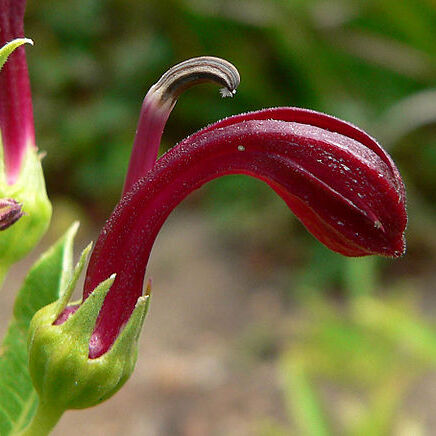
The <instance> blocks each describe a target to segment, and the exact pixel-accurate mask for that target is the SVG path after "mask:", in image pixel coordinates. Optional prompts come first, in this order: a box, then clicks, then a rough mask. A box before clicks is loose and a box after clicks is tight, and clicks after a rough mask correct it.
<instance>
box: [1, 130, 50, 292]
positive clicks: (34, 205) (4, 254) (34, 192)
mask: <svg viewBox="0 0 436 436" xmlns="http://www.w3.org/2000/svg"><path fill="white" fill-rule="evenodd" d="M0 198H13V199H14V200H16V201H18V202H19V203H21V204H22V205H23V212H24V216H22V217H21V218H20V219H19V220H18V221H17V222H16V223H15V224H13V225H12V226H11V227H9V228H8V229H6V230H4V231H2V232H0V284H1V283H2V282H3V279H4V276H5V275H6V273H7V271H8V269H9V268H10V267H11V265H12V264H14V263H15V262H17V261H19V260H20V259H22V258H23V257H24V256H25V255H26V254H28V253H29V252H30V251H31V250H32V249H33V248H34V247H35V245H36V244H37V243H38V242H39V241H40V239H41V238H42V236H43V235H44V233H45V232H46V230H47V228H48V225H49V223H50V218H51V213H52V208H51V204H50V201H49V199H48V197H47V193H46V189H45V181H44V176H43V172H42V167H41V158H40V155H39V154H38V152H37V150H36V149H35V147H30V146H29V147H27V149H26V153H25V156H24V159H23V164H22V168H21V171H20V175H19V177H18V179H17V181H16V182H15V183H14V184H13V185H9V184H8V183H7V181H6V174H5V168H4V161H3V145H2V144H1V138H0Z"/></svg>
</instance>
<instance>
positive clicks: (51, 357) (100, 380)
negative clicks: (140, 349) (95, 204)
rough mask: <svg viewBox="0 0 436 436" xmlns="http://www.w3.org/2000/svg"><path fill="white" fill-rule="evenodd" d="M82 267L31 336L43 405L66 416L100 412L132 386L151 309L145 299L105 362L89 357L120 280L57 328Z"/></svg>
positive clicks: (31, 360) (100, 290)
mask: <svg viewBox="0 0 436 436" xmlns="http://www.w3.org/2000/svg"><path fill="white" fill-rule="evenodd" d="M89 249H90V247H88V249H87V250H85V251H86V252H85V254H84V255H82V258H81V260H80V262H79V265H78V267H77V268H76V271H75V273H74V277H73V279H72V281H71V283H70V284H69V286H68V290H67V291H66V292H65V293H64V295H63V297H61V299H59V300H58V301H56V302H54V303H52V304H50V305H49V306H46V307H44V308H42V309H41V310H40V311H38V312H37V313H36V314H35V316H34V317H33V319H32V322H31V325H30V330H29V344H28V350H29V371H30V375H31V377H32V381H33V385H34V387H35V390H36V391H37V393H38V395H39V400H40V403H41V404H43V405H44V407H45V408H46V409H51V410H52V411H55V412H56V413H57V414H59V415H60V414H62V412H63V411H65V410H67V409H83V408H87V407H91V406H95V405H97V404H99V403H101V402H102V401H104V400H106V399H108V398H109V397H111V396H112V395H113V394H114V393H115V392H117V391H118V389H120V388H121V386H123V384H124V383H125V382H126V381H127V380H128V378H129V377H130V375H131V373H132V372H133V369H134V366H135V363H136V358H137V342H138V337H139V334H140V331H141V328H142V324H143V321H144V318H145V315H146V313H147V310H148V306H149V299H150V295H149V293H147V294H146V295H145V296H143V297H140V298H139V299H138V302H137V304H136V308H135V310H134V311H133V313H132V315H131V317H130V318H129V320H128V322H127V323H126V325H125V326H124V328H123V330H122V331H121V333H120V334H119V336H118V338H117V339H116V341H115V342H114V344H113V346H112V347H111V348H110V349H109V350H108V351H107V353H105V354H103V355H102V356H100V357H98V358H95V359H91V358H90V357H89V341H90V338H91V335H92V332H93V330H94V327H95V322H96V320H97V317H98V314H99V312H100V309H101V306H102V304H103V302H104V299H105V296H106V294H107V292H108V291H109V289H110V287H111V285H112V283H113V281H114V279H115V275H112V276H111V277H109V278H108V279H107V280H105V281H104V282H102V283H101V284H100V285H99V286H98V287H97V288H96V289H95V290H94V292H93V293H92V294H91V295H90V296H89V297H88V298H87V299H86V300H85V301H84V302H83V304H81V305H80V307H78V309H77V310H75V308H76V307H77V305H75V306H69V308H71V309H72V310H70V315H69V317H68V319H67V320H66V321H65V322H63V323H62V324H55V321H56V320H57V319H58V317H59V314H60V313H61V312H64V310H65V309H67V311H68V307H66V303H67V301H68V300H69V298H70V296H71V293H72V292H73V290H74V287H75V284H76V282H77V278H78V276H79V275H80V272H81V270H82V268H83V265H84V263H85V260H86V254H87V252H88V251H89Z"/></svg>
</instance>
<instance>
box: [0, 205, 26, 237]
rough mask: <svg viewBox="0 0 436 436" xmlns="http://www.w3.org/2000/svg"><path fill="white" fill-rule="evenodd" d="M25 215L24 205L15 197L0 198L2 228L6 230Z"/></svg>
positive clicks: (0, 224) (0, 223)
mask: <svg viewBox="0 0 436 436" xmlns="http://www.w3.org/2000/svg"><path fill="white" fill-rule="evenodd" d="M23 215H24V212H23V210H22V205H21V204H20V203H18V201H16V200H14V199H13V198H2V199H0V230H6V229H7V228H9V227H10V226H12V224H14V223H16V222H17V221H18V220H19V219H20V218H21V217H22V216H23Z"/></svg>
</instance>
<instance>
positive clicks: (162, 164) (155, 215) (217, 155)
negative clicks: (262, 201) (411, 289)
mask: <svg viewBox="0 0 436 436" xmlns="http://www.w3.org/2000/svg"><path fill="white" fill-rule="evenodd" d="M238 77H239V76H238ZM175 88H176V87H175ZM173 89H174V87H173ZM231 92H232V93H233V90H232V91H231ZM174 100H175V99H174ZM158 106H159V105H158ZM172 106H173V104H172ZM172 106H171V107H172ZM166 110H167V114H169V111H170V110H171V108H170V109H169V110H168V108H167V109H166ZM148 116H152V115H151V114H150V115H148ZM166 117H167V115H166ZM142 122H143V123H147V122H148V120H147V119H144V118H143V119H142ZM140 124H141V121H140ZM163 124H164V123H163ZM163 124H161V125H160V127H159V129H158V130H159V132H158V133H159V135H160V134H161V133H162V129H163ZM140 132H141V126H140V127H139V128H138V134H139V133H140ZM154 133H156V131H154ZM159 138H160V136H159ZM141 141H144V143H143V148H142V150H143V153H148V156H147V159H148V163H147V165H145V166H143V167H142V170H141V171H142V174H143V176H142V178H139V175H140V173H141V171H140V170H137V171H135V172H134V173H129V175H128V177H127V180H130V182H129V181H128V182H127V183H126V186H131V189H129V190H128V192H127V193H126V194H125V195H124V196H123V198H122V199H121V201H120V202H119V204H118V205H117V207H116V208H115V210H114V212H113V213H112V215H111V217H110V218H109V220H108V221H107V223H106V225H105V226H104V228H103V230H102V232H101V234H100V236H99V238H98V241H97V243H96V246H95V249H94V251H93V253H92V256H91V259H90V262H89V266H88V270H87V273H86V279H85V285H84V293H83V300H84V301H86V299H87V298H88V297H89V296H90V295H91V294H92V293H93V291H94V289H96V288H97V287H98V285H99V284H100V283H102V282H103V281H104V280H106V279H108V277H111V276H112V275H113V274H116V278H115V280H114V282H113V284H112V285H111V288H110V290H109V292H108V294H107V296H106V298H105V300H104V303H103V307H102V309H101V311H100V313H99V316H98V318H97V322H96V325H95V328H94V331H93V334H92V336H91V339H90V341H89V357H90V358H91V359H93V358H98V357H99V356H102V355H103V354H104V353H106V352H107V351H108V350H109V349H110V348H111V346H112V344H113V343H114V342H115V340H116V339H117V336H118V335H119V333H120V331H121V329H122V328H123V326H124V325H125V324H126V323H127V321H128V320H129V317H130V316H131V314H132V312H133V310H134V308H135V305H136V302H137V300H138V298H140V297H141V295H142V288H143V282H144V275H145V270H146V266H147V262H148V258H149V256H150V252H151V249H152V246H153V243H154V241H155V239H156V236H157V234H158V232H159V230H160V228H161V227H162V225H163V223H164V222H165V220H166V218H167V217H168V215H169V214H170V213H171V211H172V210H173V209H174V208H175V207H176V206H177V205H178V204H179V203H180V202H181V201H182V200H183V199H184V198H185V197H186V196H187V195H188V194H189V193H191V192H192V191H194V190H195V189H197V188H199V187H201V186H202V185H203V184H205V183H207V182H208V181H210V180H212V179H215V178H217V177H221V176H225V175H229V174H246V175H249V176H252V177H255V178H257V179H260V180H262V181H264V182H265V183H267V184H268V185H269V186H271V188H272V189H273V190H274V191H275V192H276V193H277V194H278V195H279V196H280V197H281V198H283V200H284V201H285V203H286V204H287V205H288V207H289V208H290V209H291V210H292V211H293V212H294V213H295V215H296V216H297V217H298V218H299V219H300V221H301V222H302V223H303V224H304V225H305V226H306V228H307V229H308V230H309V231H310V232H311V233H312V234H313V235H314V236H315V237H316V238H318V239H319V240H320V241H321V242H322V243H323V244H325V245H326V246H327V247H329V248H330V249H332V250H334V251H336V252H338V253H341V254H343V255H345V256H365V255H370V254H379V255H384V256H392V257H398V256H401V255H402V254H403V253H404V250H405V241H404V235H403V234H404V230H405V227H406V223H407V215H406V210H405V191H404V186H403V183H402V180H401V177H400V175H399V172H398V170H397V168H396V167H395V165H394V163H393V162H392V160H391V158H390V157H389V156H388V155H387V153H386V152H385V151H384V150H383V149H382V148H381V146H380V145H379V144H378V143H377V142H376V141H375V140H374V139H373V138H371V137H370V136H369V135H367V134H366V133H365V132H363V131H362V130H360V129H359V128H357V127H355V126H353V125H352V124H349V123H347V122H345V121H341V120H339V119H337V118H334V117H331V116H329V115H325V114H322V113H319V112H315V111H311V110H307V109H300V108H292V107H287V108H286V107H285V108H272V109H265V110H261V111H257V112H251V113H246V114H241V115H236V116H233V117H230V118H227V119H224V120H222V121H219V122H217V123H215V124H212V125H210V126H208V127H206V128H204V129H202V130H200V131H199V132H197V133H195V134H193V135H192V136H190V137H188V138H186V139H185V140H183V141H182V142H180V143H179V144H178V145H176V146H175V147H174V148H172V149H171V150H170V151H168V152H167V153H166V154H165V155H163V156H162V157H161V158H160V159H159V160H158V161H157V162H156V163H154V159H155V156H156V154H157V149H156V147H155V144H154V145H153V146H152V147H150V148H147V146H146V140H145V139H144V138H141ZM132 174H133V176H132ZM130 176H132V177H131V178H129V177H130ZM135 178H136V180H137V181H136V182H134V180H135ZM77 307H78V306H70V307H69V308H67V309H66V310H65V311H64V312H63V313H62V314H61V315H60V317H59V318H58V319H57V321H56V324H62V323H63V322H64V321H65V320H66V319H67V318H68V317H69V316H70V315H71V314H72V313H74V312H75V311H76V310H77Z"/></svg>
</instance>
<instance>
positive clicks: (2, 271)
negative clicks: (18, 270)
mask: <svg viewBox="0 0 436 436" xmlns="http://www.w3.org/2000/svg"><path fill="white" fill-rule="evenodd" d="M10 267H11V265H9V264H6V263H5V262H4V261H3V262H0V289H1V288H2V286H3V282H4V280H5V278H6V274H7V273H8V271H9V268H10Z"/></svg>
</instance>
